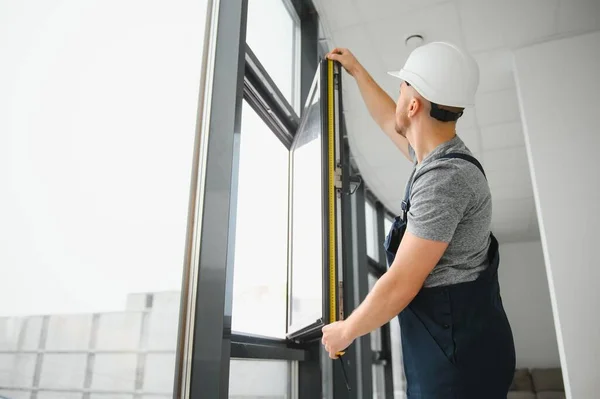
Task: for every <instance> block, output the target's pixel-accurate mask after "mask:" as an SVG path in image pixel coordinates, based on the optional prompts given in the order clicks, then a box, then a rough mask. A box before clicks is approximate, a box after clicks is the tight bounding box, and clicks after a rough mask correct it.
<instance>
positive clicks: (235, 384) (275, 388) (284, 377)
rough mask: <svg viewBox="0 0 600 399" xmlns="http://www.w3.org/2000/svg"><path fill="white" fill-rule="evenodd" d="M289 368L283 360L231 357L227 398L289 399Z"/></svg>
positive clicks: (289, 364) (290, 393)
mask: <svg viewBox="0 0 600 399" xmlns="http://www.w3.org/2000/svg"><path fill="white" fill-rule="evenodd" d="M291 368H292V363H291V362H288V361H284V360H247V359H231V363H230V366H229V399H262V398H265V399H266V398H273V399H275V398H277V399H290V398H292V397H294V396H293V395H292V384H291Z"/></svg>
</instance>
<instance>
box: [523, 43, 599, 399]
mask: <svg viewBox="0 0 600 399" xmlns="http://www.w3.org/2000/svg"><path fill="white" fill-rule="evenodd" d="M599 71H600V32H594V33H590V34H586V35H582V36H577V37H571V38H567V39H561V40H556V41H552V42H547V43H542V44H537V45H534V46H531V47H528V48H523V49H519V50H517V51H515V76H516V79H517V87H518V92H519V101H520V107H521V113H522V120H523V125H524V132H525V140H526V145H527V151H528V153H529V164H530V169H531V175H532V182H533V186H534V194H535V200H536V206H537V212H538V219H539V221H540V228H541V237H542V245H543V249H544V257H545V260H546V269H547V273H548V277H549V280H550V295H551V298H552V305H553V312H554V319H555V322H556V327H557V337H558V345H559V353H560V357H561V363H562V367H563V374H564V376H565V388H566V391H567V395H568V397H569V398H593V397H598V392H600V378H598V370H600V309H599V307H600V289H599V288H598V282H599V281H600V267H599V266H600V262H599V261H598V257H597V252H596V249H597V248H598V246H599V245H600V244H599V243H600V232H599V230H598V226H599V225H600V213H599V212H598V210H599V209H598V208H599V204H600V176H599V172H600V156H598V149H599V148H600V129H599V128H598V127H599V124H598V114H599V113H600V78H599V77H598V72H599Z"/></svg>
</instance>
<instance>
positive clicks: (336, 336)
mask: <svg viewBox="0 0 600 399" xmlns="http://www.w3.org/2000/svg"><path fill="white" fill-rule="evenodd" d="M327 57H328V58H330V59H332V60H335V61H339V62H340V63H341V65H342V66H343V67H344V69H345V70H346V71H347V72H348V73H349V74H350V75H352V76H353V77H354V79H355V80H356V82H357V84H358V87H359V89H360V92H361V95H362V98H363V100H364V102H365V104H366V106H367V108H368V110H369V113H370V114H371V116H372V117H373V119H374V120H375V122H377V124H378V125H379V126H380V128H381V129H382V130H383V131H384V132H385V133H386V135H387V136H388V137H389V138H390V139H391V141H392V142H393V143H394V144H395V145H396V146H397V147H398V148H399V149H400V151H401V152H402V153H403V154H404V155H405V156H406V158H408V160H409V161H411V162H412V163H413V164H414V169H413V172H412V174H411V177H410V179H409V181H408V183H407V185H406V188H405V191H404V193H405V195H404V201H403V202H402V212H401V214H400V215H399V216H398V217H396V219H395V220H394V223H393V226H392V228H391V230H390V232H389V233H388V236H387V238H386V241H385V244H384V246H385V249H386V255H387V261H388V271H387V272H386V273H385V274H384V275H383V276H382V277H381V278H380V279H379V280H378V281H377V283H376V284H375V286H374V288H373V289H372V290H371V292H370V293H369V295H368V296H367V297H366V298H365V300H364V301H363V303H362V304H361V305H360V306H359V307H358V308H357V309H356V310H355V311H354V312H353V313H352V314H351V315H350V316H349V317H348V318H347V319H346V320H344V321H339V322H335V323H332V324H329V325H327V326H325V327H324V328H323V339H322V342H323V345H324V346H325V349H326V350H327V351H328V352H329V355H330V357H332V358H335V357H336V356H337V355H336V354H337V353H338V352H340V351H342V350H343V349H345V348H346V347H348V346H349V345H350V344H351V343H352V342H353V341H354V340H355V339H357V338H358V337H361V336H363V335H365V334H368V333H370V332H372V331H373V330H375V329H377V328H379V327H381V326H382V325H384V324H385V323H387V322H389V321H390V320H391V319H393V318H394V317H396V316H398V318H399V321H400V331H401V338H402V355H403V361H404V372H405V375H406V380H407V394H408V398H409V399H449V398H452V399H463V398H467V399H506V396H507V392H508V390H509V386H510V385H511V382H512V379H513V376H514V370H515V348H514V341H513V336H512V331H511V328H510V324H509V322H508V319H507V317H506V314H505V312H504V308H503V305H502V300H501V297H500V288H499V284H498V274H497V272H498V264H499V254H498V242H497V241H496V239H495V237H494V236H493V234H491V232H490V224H491V219H492V199H491V195H490V190H489V186H488V184H487V180H486V177H485V173H484V171H483V169H482V168H481V165H480V164H479V162H477V160H476V159H475V158H473V156H472V154H471V152H470V151H469V149H468V148H467V147H466V146H465V144H464V143H463V141H462V140H461V139H460V138H459V137H458V136H457V135H456V121H457V120H458V118H459V117H460V116H461V115H462V114H463V110H464V108H465V107H470V106H473V105H474V101H475V93H476V91H477V86H478V85H479V68H478V66H477V63H476V62H475V60H474V59H473V57H472V56H470V55H469V54H468V53H466V52H465V51H463V50H462V49H460V48H459V47H457V46H455V45H453V44H450V43H442V42H434V43H428V44H425V45H423V46H421V47H418V48H416V49H415V50H413V51H412V53H411V54H410V55H409V57H408V59H407V61H406V63H405V65H404V68H402V69H401V70H400V71H398V72H391V73H390V74H391V75H393V76H395V77H397V78H400V94H399V97H398V101H397V102H396V103H395V104H394V101H393V100H392V98H390V97H389V96H388V95H387V94H386V93H385V92H384V91H383V90H382V89H381V87H379V86H378V85H377V83H376V82H375V81H374V80H373V78H372V77H371V76H370V75H369V73H368V72H367V71H366V70H365V68H364V67H363V66H362V65H361V64H360V63H359V62H358V61H357V59H356V58H355V57H354V55H353V54H352V53H351V52H350V51H349V50H347V49H343V48H336V49H334V50H333V51H331V53H329V54H328V55H327ZM394 183H395V182H389V184H394Z"/></svg>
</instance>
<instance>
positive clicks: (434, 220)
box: [407, 164, 472, 242]
mask: <svg viewBox="0 0 600 399" xmlns="http://www.w3.org/2000/svg"><path fill="white" fill-rule="evenodd" d="M471 197H472V190H471V188H470V187H469V185H468V184H467V183H466V181H465V179H464V177H463V176H462V175H461V173H460V171H459V170H457V169H456V168H454V167H452V166H450V165H444V164H442V165H440V166H438V167H436V168H433V169H431V170H429V171H427V172H425V173H424V174H423V175H421V176H419V177H418V179H417V180H416V181H415V183H414V185H413V188H412V192H411V196H410V210H409V212H408V225H407V230H408V231H410V232H411V233H412V234H414V235H416V236H417V237H420V238H424V239H426V240H432V241H442V242H450V240H452V237H453V236H454V232H455V231H456V227H457V226H458V224H459V223H460V221H461V220H462V218H463V216H464V214H465V210H466V209H467V206H468V204H469V202H470V200H471Z"/></svg>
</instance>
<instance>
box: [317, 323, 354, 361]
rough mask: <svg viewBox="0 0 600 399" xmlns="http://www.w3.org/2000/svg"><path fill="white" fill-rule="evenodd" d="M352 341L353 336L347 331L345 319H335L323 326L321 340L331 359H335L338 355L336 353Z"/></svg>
mask: <svg viewBox="0 0 600 399" xmlns="http://www.w3.org/2000/svg"><path fill="white" fill-rule="evenodd" d="M352 341H354V337H352V336H351V335H350V333H349V332H348V326H347V323H346V322H345V321H336V322H335V323H331V324H329V325H326V326H325V327H323V339H322V340H321V342H322V343H323V345H324V346H325V350H326V351H327V352H329V357H330V358H332V359H336V358H337V357H338V356H337V353H338V352H341V351H343V350H344V349H346V348H347V347H349V346H350V344H352Z"/></svg>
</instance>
